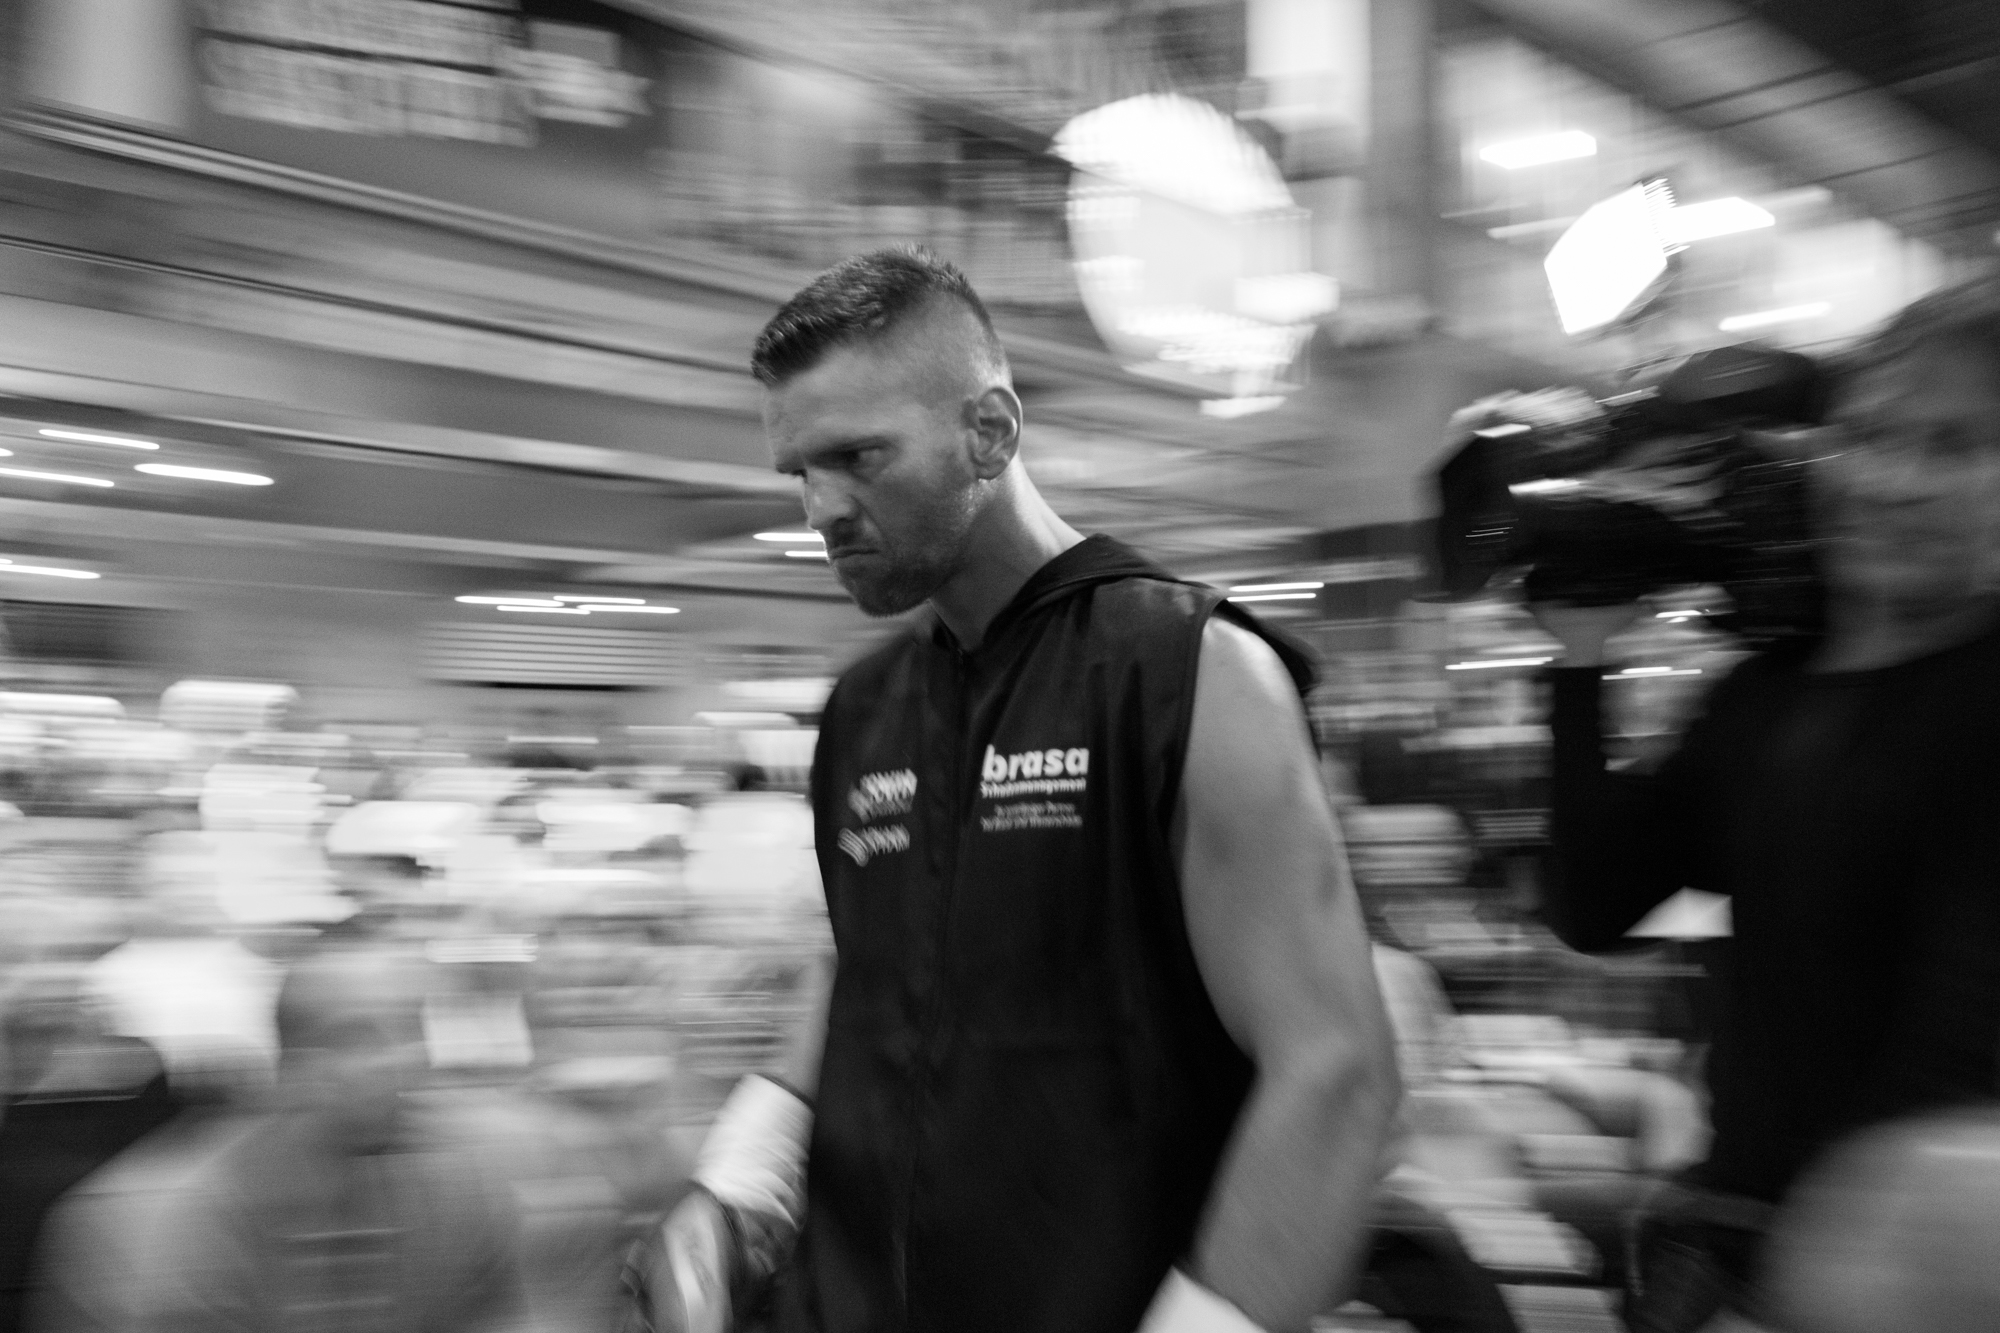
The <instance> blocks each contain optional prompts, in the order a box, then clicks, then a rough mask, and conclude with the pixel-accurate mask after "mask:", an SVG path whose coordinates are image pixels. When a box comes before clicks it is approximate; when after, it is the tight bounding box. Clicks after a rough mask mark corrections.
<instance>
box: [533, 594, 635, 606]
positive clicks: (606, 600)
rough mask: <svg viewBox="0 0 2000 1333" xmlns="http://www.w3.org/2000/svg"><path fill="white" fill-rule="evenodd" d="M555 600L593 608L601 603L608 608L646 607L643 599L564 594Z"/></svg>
mask: <svg viewBox="0 0 2000 1333" xmlns="http://www.w3.org/2000/svg"><path fill="white" fill-rule="evenodd" d="M553 600H555V601H558V602H578V603H588V604H589V605H591V606H596V605H598V604H600V603H602V604H604V605H606V606H611V605H617V606H644V605H645V604H646V599H645V598H643V597H569V596H565V595H564V594H562V593H556V594H555V596H554V598H553Z"/></svg>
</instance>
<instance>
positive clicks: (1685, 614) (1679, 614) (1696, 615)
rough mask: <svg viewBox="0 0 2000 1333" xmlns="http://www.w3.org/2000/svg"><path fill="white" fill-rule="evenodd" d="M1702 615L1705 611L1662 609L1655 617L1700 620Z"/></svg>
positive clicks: (1656, 618) (1659, 618) (1658, 618)
mask: <svg viewBox="0 0 2000 1333" xmlns="http://www.w3.org/2000/svg"><path fill="white" fill-rule="evenodd" d="M1702 615H1703V613H1702V612H1700V611H1661V612H1659V613H1658V614H1656V615H1655V616H1654V617H1653V618H1654V619H1655V620H1699V619H1701V617H1702Z"/></svg>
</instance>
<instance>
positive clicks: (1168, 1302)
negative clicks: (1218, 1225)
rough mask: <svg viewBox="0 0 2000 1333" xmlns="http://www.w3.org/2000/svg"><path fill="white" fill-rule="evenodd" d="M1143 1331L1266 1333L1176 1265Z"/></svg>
mask: <svg viewBox="0 0 2000 1333" xmlns="http://www.w3.org/2000/svg"><path fill="white" fill-rule="evenodd" d="M1139 1333H1264V1329H1263V1328H1262V1327H1260V1326H1259V1325H1257V1324H1254V1323H1252V1322H1251V1321H1250V1317H1249V1316H1248V1315H1246V1314H1244V1313H1243V1312H1242V1311H1241V1310H1239V1309H1237V1308H1236V1307H1235V1306H1233V1305H1231V1304H1230V1303H1229V1302H1228V1301H1225V1300H1223V1299H1222V1297H1220V1296H1218V1295H1216V1294H1215V1293H1214V1292H1212V1291H1210V1290H1209V1289H1208V1288H1207V1287H1204V1286H1202V1285H1201V1283H1199V1282H1196V1281H1195V1280H1194V1279H1193V1278H1191V1277H1189V1276H1188V1275H1187V1274H1185V1273H1183V1272H1181V1270H1180V1269H1178V1268H1176V1269H1174V1270H1173V1271H1172V1272H1170V1273H1168V1274H1167V1280H1166V1281H1165V1282H1162V1283H1161V1284H1160V1290H1159V1292H1158V1294H1157V1295H1155V1296H1154V1297H1153V1306H1152V1308H1151V1309H1150V1310H1148V1311H1146V1318H1145V1320H1144V1321H1143V1322H1141V1323H1140V1325H1139Z"/></svg>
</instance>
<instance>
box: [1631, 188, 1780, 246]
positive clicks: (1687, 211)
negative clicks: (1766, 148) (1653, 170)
mask: <svg viewBox="0 0 2000 1333" xmlns="http://www.w3.org/2000/svg"><path fill="white" fill-rule="evenodd" d="M1777 221H1778V220H1777V219H1776V218H1774V217H1772V216H1771V211H1770V210H1769V209H1767V208H1759V207H1757V205H1755V204H1753V203H1751V202H1750V201H1749V200H1748V199H1738V198H1736V197H1735V196H1734V195H1731V196H1730V197H1729V198H1727V199H1710V200H1707V201H1706V202H1704V203H1699V204H1680V205H1677V206H1676V207H1673V208H1670V209H1668V210H1667V213H1666V216H1665V217H1663V218H1661V219H1660V230H1661V232H1662V234H1664V235H1665V237H1666V239H1667V242H1668V243H1669V244H1671V245H1686V244H1687V243H1688V242H1690V241H1705V240H1708V239H1709V238H1710V237H1712V236H1728V235H1731V234H1732V233H1735V232H1739V231H1755V230H1757V228H1759V227H1771V226H1775V225H1777Z"/></svg>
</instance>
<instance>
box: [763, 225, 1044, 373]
mask: <svg viewBox="0 0 2000 1333" xmlns="http://www.w3.org/2000/svg"><path fill="white" fill-rule="evenodd" d="M945 302H949V303H955V304H957V305H958V306H960V307H962V308H963V309H964V310H966V311H967V312H969V313H970V314H971V315H972V318H973V320H974V322H975V323H976V324H977V326H978V343H979V348H978V350H979V352H980V354H981V357H982V360H984V361H985V362H986V364H985V365H984V366H982V367H981V369H983V370H986V371H989V372H991V373H994V374H998V375H1002V376H1004V375H1005V374H1006V373H1007V354H1006V353H1005V352H1004V351H1003V350H1002V349H1001V347H1000V339H999V336H998V335H997V334H995V333H994V332H993V319H992V317H991V316H990V315H988V314H987V313H986V304H985V302H983V301H981V300H980V299H979V293H978V292H975V291H974V290H973V289H972V284H971V283H970V282H968V281H967V280H966V277H965V274H964V273H962V272H960V271H959V268H958V266H957V265H956V264H953V263H951V262H950V261H949V260H945V259H940V258H938V257H937V256H936V255H934V254H932V253H931V252H930V251H929V250H926V249H924V248H923V247H922V246H909V247H905V248H901V249H895V250H876V251H874V252H872V253H870V254H865V255H856V256H854V257H853V258H852V259H843V260H842V261H840V262H839V263H838V264H835V265H834V266H833V267H832V268H830V269H828V270H827V271H826V272H824V273H822V274H820V275H819V276H818V277H817V278H814V279H813V280H812V281H811V282H809V283H807V284H806V285H805V286H804V287H803V288H801V289H800V291H799V293H798V294H797V295H796V296H794V297H792V299H791V300H789V301H787V302H785V304H784V306H783V308H781V309H780V310H779V311H778V313H777V314H775V315H773V316H772V317H771V322H770V323H768V324H766V325H765V326H764V330H763V332H761V333H759V334H758V335H757V346H756V350H755V351H754V352H752V353H751V356H750V370H751V373H752V374H754V375H756V377H757V379H758V380H759V382H761V383H763V384H764V385H766V386H768V387H771V388H775V387H777V386H778V385H780V384H783V383H784V382H785V381H786V380H789V379H791V378H792V377H793V376H795V375H799V374H802V373H803V372H805V371H808V370H810V369H812V368H813V366H814V365H816V364H817V363H818V362H819V360H820V358H821V357H823V356H825V355H826V354H827V353H828V352H830V351H832V350H833V349H834V348H836V347H845V346H850V345H852V344H855V343H863V342H868V341H870V340H872V339H875V338H880V337H882V336H884V335H886V334H888V333H890V332H891V331H893V330H894V329H895V328H896V327H897V326H898V325H899V324H902V323H903V322H904V321H906V320H908V319H910V318H912V317H915V316H918V315H921V314H923V313H924V312H925V311H928V310H931V309H934V308H936V307H937V306H938V305H939V304H940V303H945Z"/></svg>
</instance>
